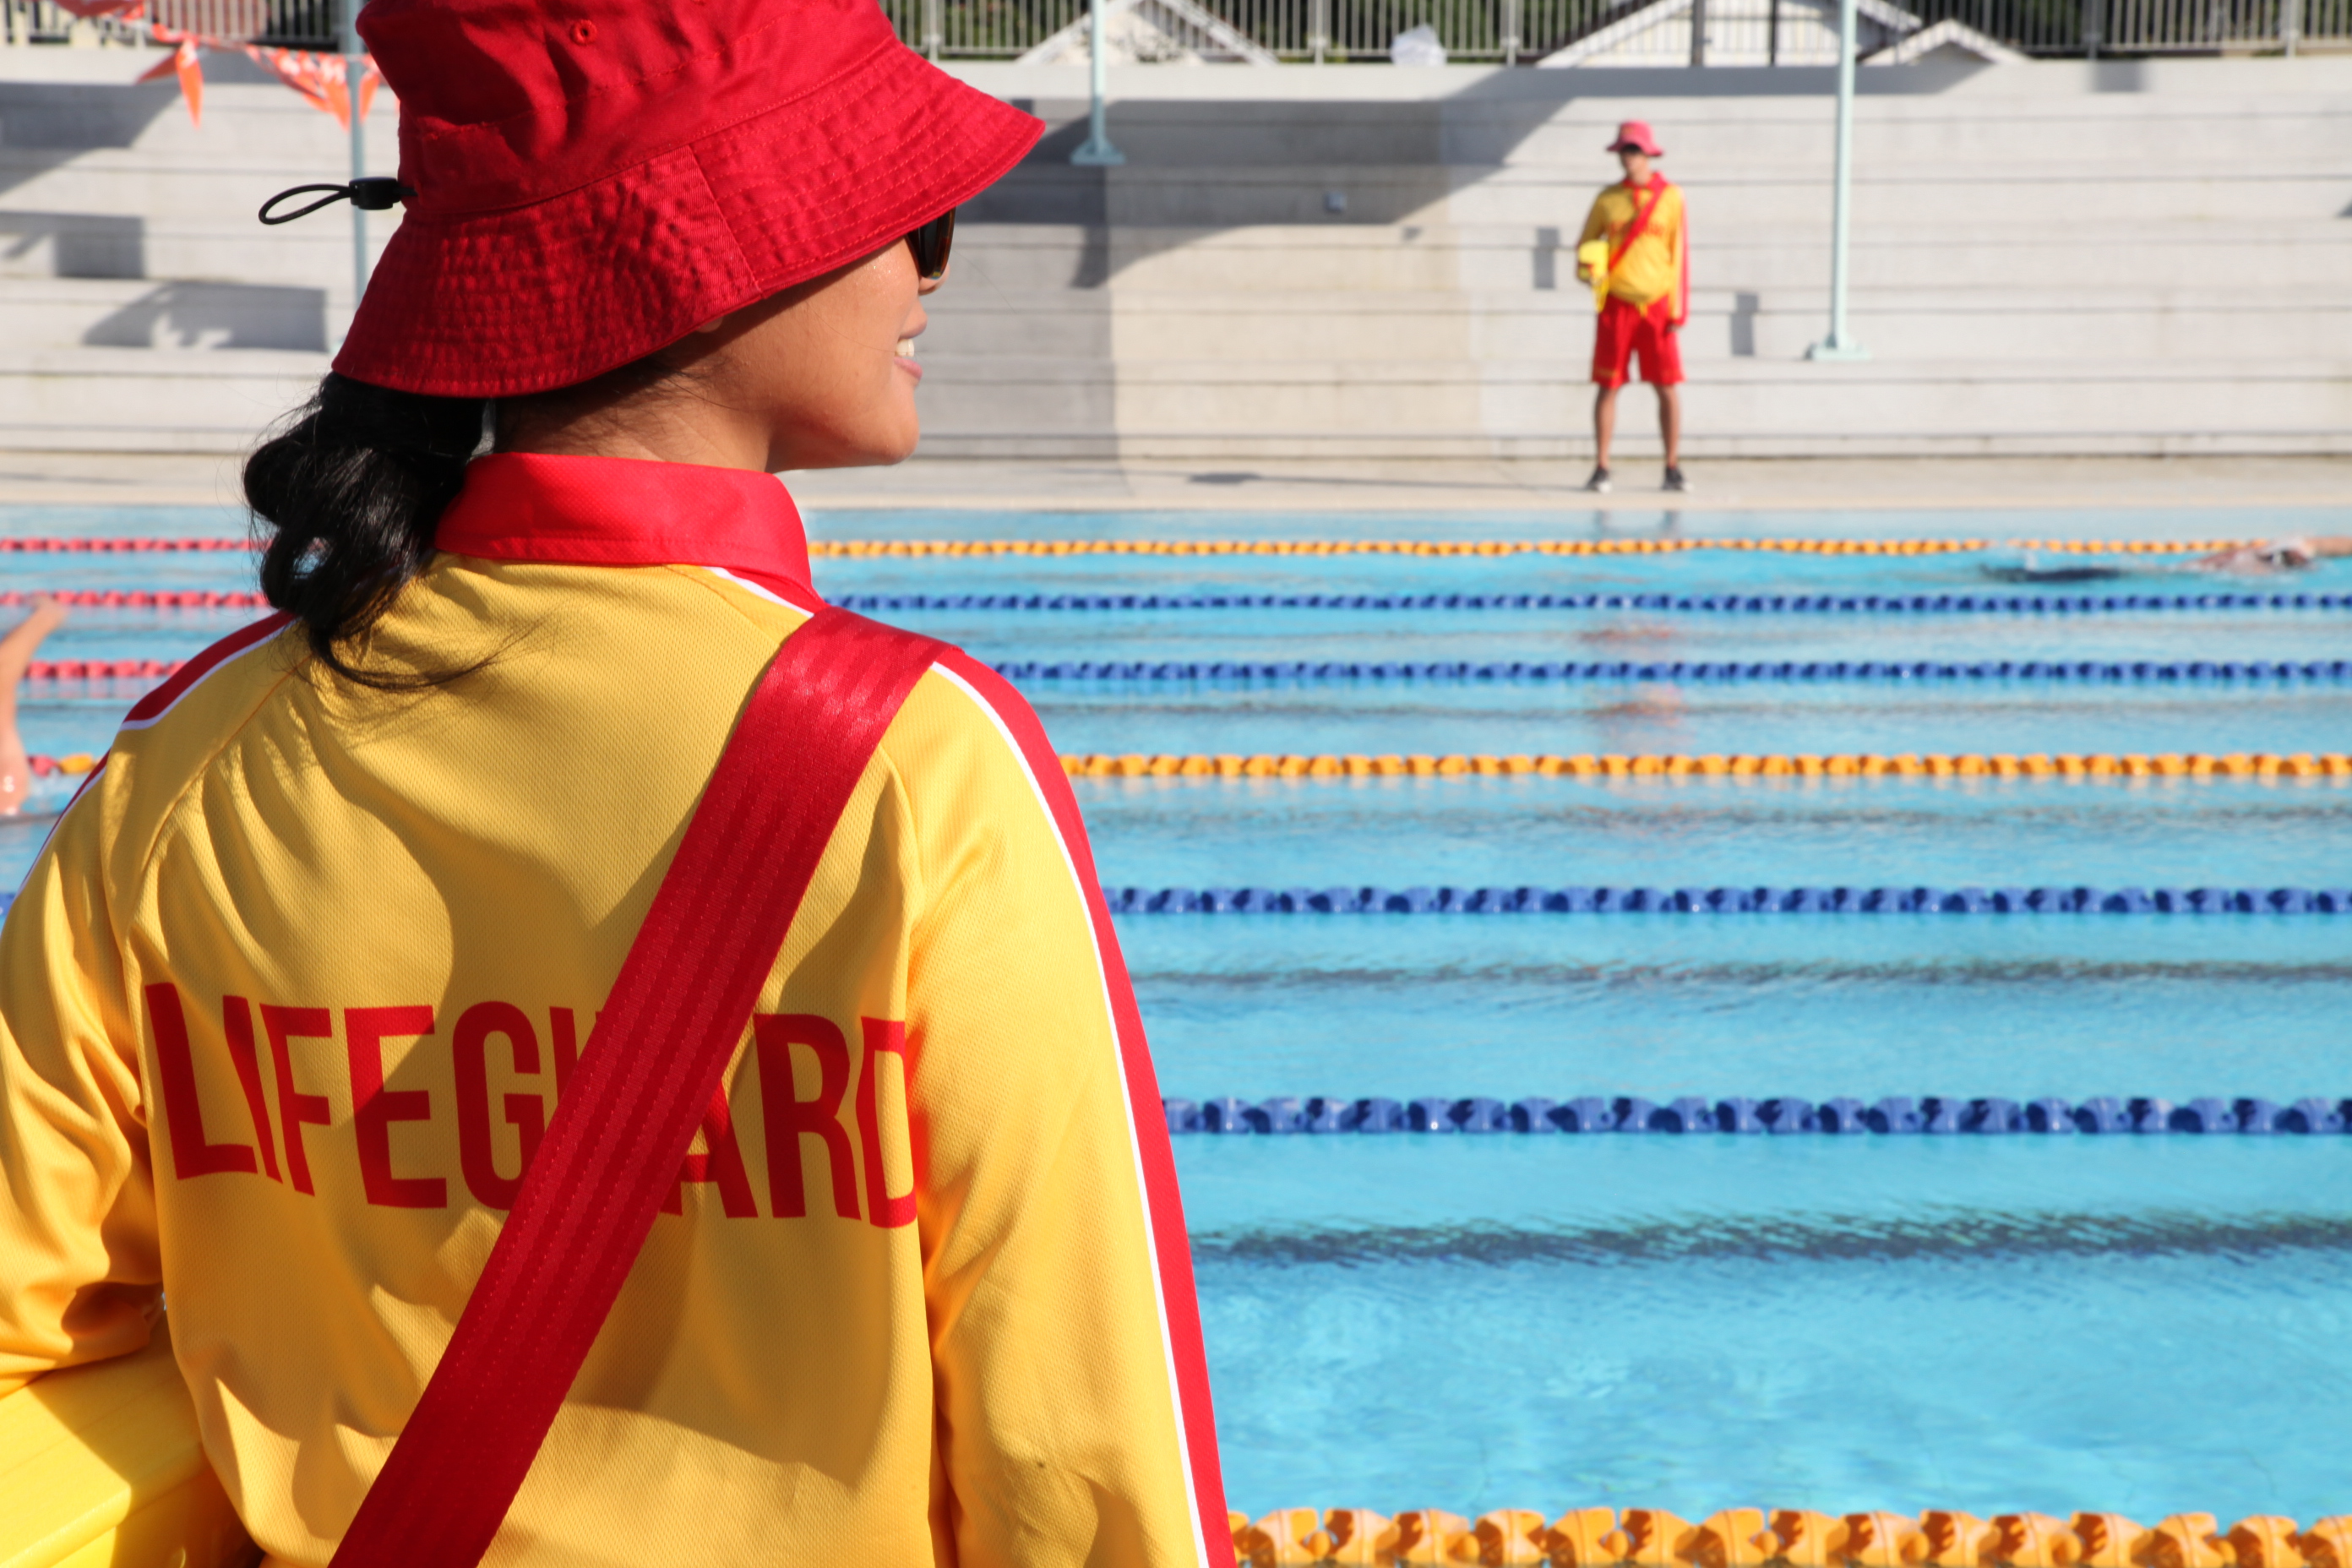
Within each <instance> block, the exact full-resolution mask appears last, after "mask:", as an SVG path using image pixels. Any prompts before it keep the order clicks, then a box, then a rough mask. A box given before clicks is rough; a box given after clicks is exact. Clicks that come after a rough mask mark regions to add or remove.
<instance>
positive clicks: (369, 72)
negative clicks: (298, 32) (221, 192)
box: [58, 0, 383, 127]
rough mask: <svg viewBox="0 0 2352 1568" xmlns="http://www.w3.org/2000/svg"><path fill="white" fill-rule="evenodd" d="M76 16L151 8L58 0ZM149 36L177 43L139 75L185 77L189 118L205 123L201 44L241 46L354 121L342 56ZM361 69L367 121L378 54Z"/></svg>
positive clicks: (312, 99) (135, 2) (204, 37)
mask: <svg viewBox="0 0 2352 1568" xmlns="http://www.w3.org/2000/svg"><path fill="white" fill-rule="evenodd" d="M58 3H59V4H60V5H64V6H66V7H67V9H68V10H71V11H72V12H74V14H75V15H76V16H121V17H122V18H124V19H125V20H136V19H137V18H138V17H139V16H140V15H141V14H142V12H143V11H144V9H145V7H146V0H58ZM148 36H149V37H152V38H153V39H154V40H155V42H157V43H159V44H168V45H171V46H173V48H172V53H171V56H170V57H169V58H166V59H164V60H163V61H161V62H159V63H158V64H157V65H155V66H154V67H153V68H151V69H150V70H148V71H147V72H146V74H145V75H143V76H142V77H141V78H140V80H141V81H153V80H154V79H156V78H158V77H160V76H163V74H164V73H165V72H167V71H169V72H173V73H174V74H176V75H177V76H178V77H179V79H180V92H181V95H182V96H183V97H184V98H186V99H187V100H188V118H189V119H190V120H192V121H195V122H196V123H197V124H199V125H201V124H203V123H204V108H205V68H204V64H203V61H202V58H200V56H199V53H198V51H199V50H202V49H239V50H242V51H243V52H244V53H245V54H246V55H247V57H248V58H251V59H252V60H253V62H254V63H255V64H257V65H258V66H260V67H262V68H264V69H266V70H268V71H269V72H270V73H271V74H272V75H274V76H276V77H277V78H278V80H279V81H282V82H284V83H285V84H286V85H287V86H288V87H290V88H292V89H294V90H295V91H296V92H299V93H300V94H301V95H302V97H303V98H304V99H305V100H308V101H309V103H310V106H311V107H312V108H314V109H323V110H326V111H327V112H328V113H329V114H331V115H333V116H334V117H335V122H336V123H337V124H339V125H342V126H346V127H348V126H349V125H350V124H351V122H352V106H351V96H350V93H349V91H348V89H347V87H346V80H347V79H348V77H349V75H350V72H349V71H348V70H347V68H346V67H345V62H344V59H343V57H342V56H341V55H326V54H318V53H315V52H313V51H312V50H310V49H280V48H272V47H266V46H264V45H260V44H247V43H237V42H234V41H232V40H229V39H226V38H215V37H213V36H212V35H211V34H209V33H183V32H181V31H179V30H178V29H176V28H173V27H161V26H158V27H151V28H149V29H148ZM361 59H362V62H363V64H362V68H361V70H360V118H361V119H362V120H364V119H366V118H367V116H368V113H369V112H370V111H371V110H373V108H374V107H375V89H376V87H377V84H379V83H381V82H382V81H383V72H382V71H380V70H378V69H376V68H375V57H374V56H373V55H362V57H361Z"/></svg>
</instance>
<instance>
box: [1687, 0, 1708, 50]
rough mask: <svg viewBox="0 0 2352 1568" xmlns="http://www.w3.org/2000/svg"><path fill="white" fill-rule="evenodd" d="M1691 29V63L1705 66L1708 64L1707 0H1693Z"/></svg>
mask: <svg viewBox="0 0 2352 1568" xmlns="http://www.w3.org/2000/svg"><path fill="white" fill-rule="evenodd" d="M1690 29H1691V47H1690V63H1691V64H1693V65H1695V66H1703V65H1705V64H1706V0H1691V8H1690Z"/></svg>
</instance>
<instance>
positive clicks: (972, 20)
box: [882, 0, 1610, 65]
mask: <svg viewBox="0 0 2352 1568" xmlns="http://www.w3.org/2000/svg"><path fill="white" fill-rule="evenodd" d="M1137 5H1138V6H1139V8H1140V9H1142V10H1143V11H1144V12H1145V13H1146V15H1147V16H1148V17H1149V19H1150V22H1151V23H1152V24H1153V26H1155V28H1156V29H1157V30H1158V31H1160V32H1161V33H1164V34H1166V35H1168V36H1170V37H1171V38H1173V39H1174V40H1175V41H1177V42H1179V43H1188V42H1191V39H1190V38H1189V37H1187V35H1188V34H1189V33H1190V32H1191V31H1192V29H1191V28H1190V27H1188V26H1187V24H1186V22H1185V20H1184V17H1183V12H1185V11H1192V10H1198V11H1203V12H1207V13H1211V14H1213V16H1215V18H1216V19H1217V20H1218V21H1220V22H1223V24H1225V25H1226V26H1230V27H1232V28H1234V30H1235V31H1237V32H1239V33H1241V34H1242V35H1243V36H1244V37H1246V38H1247V39H1248V40H1249V41H1250V42H1251V43H1253V44H1255V46H1256V47H1259V48H1260V49H1263V50H1265V52H1266V53H1268V54H1271V55H1272V56H1274V57H1275V58H1276V59H1279V60H1284V61H1294V62H1299V61H1304V62H1314V63H1318V64H1321V63H1330V64H1343V63H1346V62H1349V61H1365V62H1375V63H1379V64H1383V65H1384V64H1386V63H1387V62H1388V58H1389V44H1390V42H1391V40H1392V39H1394V38H1395V37H1396V36H1397V35H1398V34H1399V33H1402V32H1404V31H1405V30H1406V29H1408V28H1411V27H1415V26H1422V25H1423V24H1427V25H1429V26H1433V27H1435V28H1436V29H1437V36H1438V37H1439V38H1441V39H1442V40H1444V45H1445V50H1446V53H1447V55H1448V56H1449V57H1450V58H1453V59H1455V60H1460V61H1463V62H1465V63H1473V64H1486V63H1493V62H1496V61H1513V62H1515V61H1517V60H1524V59H1527V58H1529V50H1530V48H1531V47H1534V46H1535V45H1537V44H1539V43H1540V42H1542V41H1543V40H1546V39H1549V38H1556V37H1569V36H1571V35H1573V34H1574V33H1576V32H1579V31H1581V30H1582V29H1583V28H1585V27H1587V26H1591V23H1592V22H1593V21H1595V20H1597V19H1598V18H1600V17H1601V16H1604V15H1606V14H1607V12H1608V11H1609V9H1610V5H1609V0H1196V3H1195V4H1192V5H1184V6H1181V7H1180V6H1160V5H1156V4H1155V0H1137ZM882 8H883V10H884V11H885V13H887V15H888V16H889V17H890V19H891V21H892V22H893V23H894V24H896V25H897V26H898V36H899V37H902V38H904V39H906V41H907V42H908V44H910V45H912V46H913V47H916V48H918V49H920V50H922V51H923V52H924V53H926V54H929V55H930V56H932V57H933V58H940V59H1017V58H1020V57H1021V56H1023V55H1025V54H1027V53H1029V52H1030V51H1031V50H1032V49H1034V48H1037V47H1039V46H1040V45H1042V44H1044V43H1045V42H1046V41H1047V40H1048V39H1050V38H1052V37H1054V36H1055V34H1057V33H1060V32H1062V31H1064V30H1065V29H1079V28H1081V27H1082V25H1083V24H1084V22H1085V20H1086V16H1087V7H1086V4H1085V0H882ZM1198 52H1199V53H1202V54H1205V55H1210V56H1214V55H1215V54H1216V53H1218V52H1219V51H1217V50H1216V48H1215V47H1214V46H1213V45H1206V44H1204V45H1203V46H1202V47H1201V48H1200V49H1199V51H1198Z"/></svg>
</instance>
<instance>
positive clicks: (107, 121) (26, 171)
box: [0, 54, 180, 278]
mask: <svg viewBox="0 0 2352 1568" xmlns="http://www.w3.org/2000/svg"><path fill="white" fill-rule="evenodd" d="M141 58H142V57H141V56H138V55H135V54H126V56H125V59H124V63H125V65H126V66H130V65H135V64H137V63H139V62H140V60H141ZM125 74H129V73H128V72H126V73H125ZM179 102H180V87H179V84H178V83H177V82H174V81H152V82H126V83H124V84H123V85H121V86H120V87H92V86H90V85H89V84H88V83H86V82H50V81H0V192H5V191H9V190H13V189H15V188H16V186H18V185H21V184H24V183H25V182H26V181H27V180H31V179H37V178H38V177H39V176H40V175H43V174H47V173H48V172H49V171H50V170H52V169H55V168H56V167H58V165H59V164H61V163H67V162H68V161H70V160H71V159H73V158H74V157H75V156H76V155H78V154H79V153H89V152H92V151H95V150H97V149H99V148H101V147H128V146H130V145H131V143H132V142H136V141H137V140H138V139H139V136H140V134H141V132H144V131H145V130H146V129H147V127H148V126H150V125H152V124H153V123H154V122H155V117H156V116H157V115H159V114H162V113H163V111H164V110H169V109H177V108H178V106H179ZM20 216H26V215H23V214H0V223H5V222H6V221H7V219H9V218H11V217H20ZM32 216H40V215H32ZM6 232H7V231H6V230H5V229H0V236H5V233H6ZM0 245H5V239H0ZM58 276H59V277H65V278H121V277H131V278H136V277H138V276H139V274H138V273H136V272H131V273H121V272H64V271H60V272H59V273H58Z"/></svg>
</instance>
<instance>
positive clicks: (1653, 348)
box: [1592, 294, 1683, 386]
mask: <svg viewBox="0 0 2352 1568" xmlns="http://www.w3.org/2000/svg"><path fill="white" fill-rule="evenodd" d="M1674 310H1675V299H1674V296H1673V295H1671V294H1664V295H1661V296H1659V297H1658V298H1657V299H1655V300H1651V301H1650V302H1649V303H1648V304H1646V305H1636V304H1634V303H1633V302H1632V301H1631V300H1620V299H1619V298H1617V296H1615V295H1614V294H1612V295H1611V296H1610V297H1609V299H1608V301H1607V302H1606V303H1605V304H1603V305H1602V306H1601V321H1600V323H1599V325H1597V326H1596V327H1594V328H1593V331H1592V379H1593V380H1594V382H1596V383H1598V384H1600V385H1602V386H1622V385H1624V384H1625V367H1626V366H1627V365H1629V364H1631V363H1633V355H1634V354H1635V353H1637V352H1638V353H1640V354H1641V356H1642V379H1643V381H1646V382H1648V383H1649V384H1651V385H1653V386H1673V385H1675V384H1677V383H1679V382H1680V381H1681V380H1682V378H1683V350H1682V344H1681V342H1679V341H1678V340H1677V334H1675V333H1674V332H1672V331H1667V326H1668V323H1670V322H1671V321H1673V320H1674V319H1675V318H1674Z"/></svg>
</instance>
